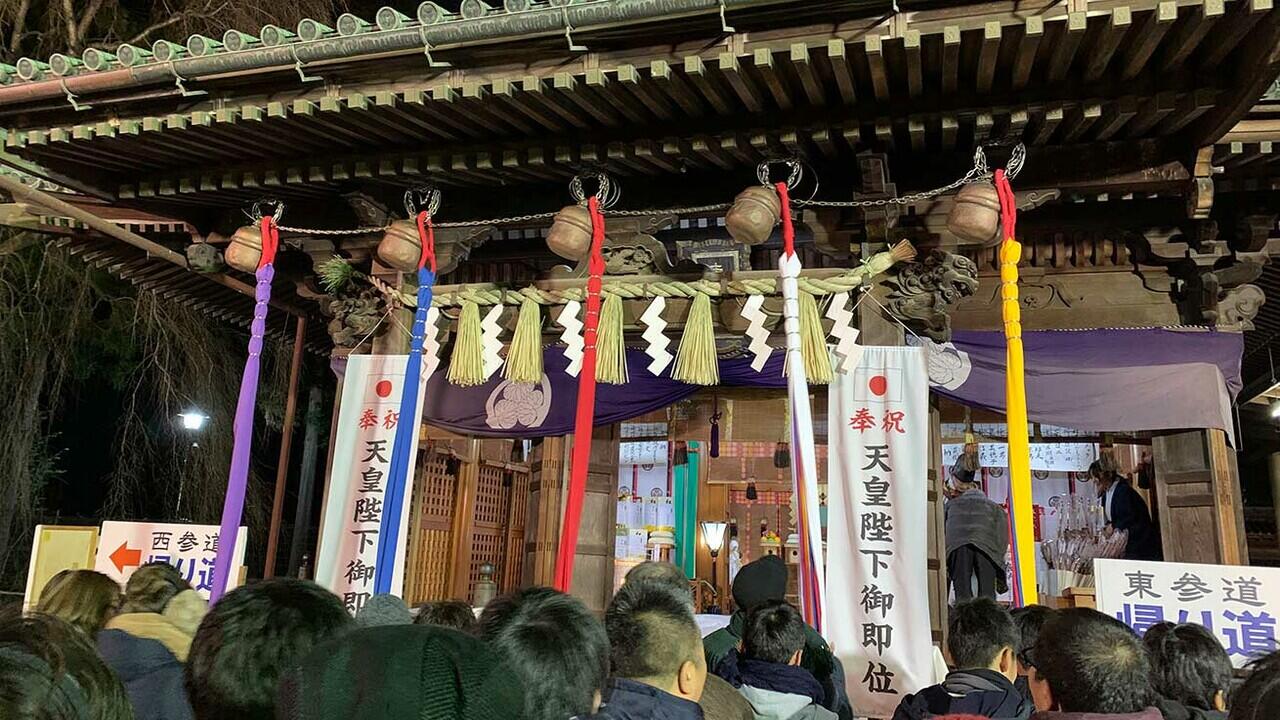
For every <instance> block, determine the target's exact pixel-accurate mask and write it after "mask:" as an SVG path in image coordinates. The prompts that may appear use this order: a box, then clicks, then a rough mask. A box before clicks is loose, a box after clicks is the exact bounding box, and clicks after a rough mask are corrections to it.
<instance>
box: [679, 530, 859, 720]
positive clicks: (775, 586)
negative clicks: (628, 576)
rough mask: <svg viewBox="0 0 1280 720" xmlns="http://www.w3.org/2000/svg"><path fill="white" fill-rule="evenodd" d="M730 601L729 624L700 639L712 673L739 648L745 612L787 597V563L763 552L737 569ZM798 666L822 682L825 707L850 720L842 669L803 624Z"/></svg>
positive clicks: (820, 641)
mask: <svg viewBox="0 0 1280 720" xmlns="http://www.w3.org/2000/svg"><path fill="white" fill-rule="evenodd" d="M732 592H733V602H734V604H735V605H737V610H736V611H735V612H734V613H733V616H732V617H730V618H729V625H728V626H726V627H723V628H721V629H719V630H717V631H715V632H713V633H711V634H710V635H708V636H706V637H705V638H703V640H702V647H703V650H704V652H705V653H706V656H707V668H708V669H710V670H711V671H712V672H714V671H715V669H716V667H717V666H719V665H720V663H721V662H723V661H724V660H725V658H726V657H728V655H729V651H731V650H734V649H735V648H737V647H738V645H739V643H741V642H742V636H743V633H744V632H745V630H746V624H747V613H749V612H750V611H751V610H752V609H753V608H756V607H758V606H760V605H763V604H764V603H766V602H770V601H775V600H784V599H786V594H787V565H786V563H785V562H783V560H782V558H780V557H778V556H776V555H765V556H764V557H762V558H760V559H759V560H756V561H754V562H749V563H747V564H746V565H743V566H742V569H741V570H739V571H738V575H737V577H735V578H734V579H733V587H732ZM800 666H801V667H803V668H804V669H806V670H808V671H809V672H810V673H812V674H813V676H814V677H815V678H817V679H818V682H820V683H822V686H823V689H824V690H825V691H826V699H827V702H826V706H827V709H828V710H833V711H835V712H836V714H837V715H839V716H840V720H849V719H850V718H852V717H853V711H852V709H851V708H850V706H849V700H848V695H847V693H846V692H845V689H844V672H843V671H842V669H841V668H840V667H839V662H838V661H837V660H836V658H835V656H834V655H833V654H832V653H831V648H830V647H828V646H827V641H826V640H823V639H822V636H821V635H819V634H818V633H817V631H816V630H814V629H813V628H811V627H809V626H808V625H806V626H805V646H804V652H803V653H802V655H801V657H800Z"/></svg>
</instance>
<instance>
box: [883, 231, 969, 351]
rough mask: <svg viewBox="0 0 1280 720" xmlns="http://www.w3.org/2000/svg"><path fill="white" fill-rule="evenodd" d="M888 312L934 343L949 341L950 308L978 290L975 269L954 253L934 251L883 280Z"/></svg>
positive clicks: (964, 258) (903, 266)
mask: <svg viewBox="0 0 1280 720" xmlns="http://www.w3.org/2000/svg"><path fill="white" fill-rule="evenodd" d="M884 283H885V285H886V286H888V288H889V295H888V297H887V298H886V301H885V304H886V306H887V307H888V309H889V311H890V312H892V313H893V314H895V315H897V316H898V317H900V318H903V319H904V320H905V321H906V322H907V324H908V325H910V326H912V328H913V329H915V330H917V331H918V332H921V333H922V334H924V335H926V336H928V337H929V338H931V339H933V340H935V341H937V342H946V341H948V340H950V339H951V317H950V314H949V311H950V309H951V306H953V305H955V304H956V303H957V302H959V301H960V300H962V299H964V298H966V297H969V296H970V295H973V293H974V291H976V290H977V289H978V266H977V265H975V264H974V262H973V261H972V260H970V259H969V258H967V257H965V256H963V255H956V254H954V253H949V252H944V251H942V250H934V251H932V252H930V253H929V254H927V255H925V256H924V258H923V259H922V260H917V261H915V262H911V263H907V264H905V265H902V266H900V269H899V270H898V272H897V273H896V274H895V275H893V276H890V277H888V278H886V279H885V281H884Z"/></svg>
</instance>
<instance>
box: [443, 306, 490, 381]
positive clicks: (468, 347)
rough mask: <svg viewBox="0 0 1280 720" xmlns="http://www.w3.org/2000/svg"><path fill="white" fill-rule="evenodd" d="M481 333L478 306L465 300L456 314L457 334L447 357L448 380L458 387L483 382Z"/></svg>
mask: <svg viewBox="0 0 1280 720" xmlns="http://www.w3.org/2000/svg"><path fill="white" fill-rule="evenodd" d="M482 335H483V331H482V330H481V329H480V307H479V306H478V305H476V304H475V303H474V302H472V301H471V300H467V301H465V302H463V303H462V312H461V313H460V314H459V315H458V336H457V337H456V338H454V340H453V356H452V357H450V358H449V374H448V376H447V377H448V378H449V382H451V383H453V384H454V385H457V386H459V387H474V386H476V385H483V384H484V381H485V375H484V345H483V343H484V341H483V338H482Z"/></svg>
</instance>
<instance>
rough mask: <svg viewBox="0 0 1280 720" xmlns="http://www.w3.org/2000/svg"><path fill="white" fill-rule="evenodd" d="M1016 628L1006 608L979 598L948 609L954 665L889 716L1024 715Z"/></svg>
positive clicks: (1004, 719)
mask: <svg viewBox="0 0 1280 720" xmlns="http://www.w3.org/2000/svg"><path fill="white" fill-rule="evenodd" d="M1017 648H1018V628H1017V626H1016V625H1014V623H1013V618H1012V617H1010V615H1009V611H1008V610H1005V609H1004V608H1003V607H1001V606H1000V605H997V604H996V602H995V601H994V600H990V599H988V598H978V599H976V600H970V601H968V602H964V603H960V604H959V605H956V606H955V607H954V608H952V610H951V614H950V618H949V621H948V636H947V650H949V651H950V653H951V660H952V662H953V663H955V666H956V667H957V668H958V669H957V670H955V671H953V672H951V673H949V674H948V675H947V677H946V679H945V680H943V681H942V683H941V684H938V685H933V686H931V687H927V688H925V689H923V690H921V691H920V692H918V693H915V694H912V695H907V696H906V697H905V698H903V699H902V702H901V703H900V704H899V705H898V709H897V711H896V712H895V713H894V714H893V717H894V720H927V719H929V718H937V717H939V716H943V715H949V714H970V715H981V716H984V717H987V718H991V720H1027V718H1029V717H1031V713H1032V711H1034V710H1035V706H1034V705H1033V704H1032V703H1031V702H1030V701H1028V700H1027V699H1026V698H1024V697H1023V696H1022V693H1020V692H1018V689H1017V687H1015V686H1014V684H1013V680H1014V678H1016V677H1017V676H1018V660H1017Z"/></svg>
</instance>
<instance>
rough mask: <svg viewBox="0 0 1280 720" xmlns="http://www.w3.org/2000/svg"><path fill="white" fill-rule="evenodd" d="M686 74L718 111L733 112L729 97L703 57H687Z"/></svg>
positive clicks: (685, 60)
mask: <svg viewBox="0 0 1280 720" xmlns="http://www.w3.org/2000/svg"><path fill="white" fill-rule="evenodd" d="M684 74H685V75H686V76H687V77H688V78H689V80H690V81H692V82H693V85H694V87H696V88H698V92H700V93H702V97H703V99H705V100H706V101H707V103H708V104H710V105H711V107H712V108H714V109H715V111H716V112H717V113H719V114H721V115H729V114H730V113H732V112H733V106H732V105H730V103H729V99H728V97H727V96H726V95H725V93H724V92H723V91H721V90H720V88H719V87H717V86H716V84H715V82H714V81H713V80H712V79H711V74H710V72H709V71H708V69H707V65H706V63H705V62H703V60H702V58H701V57H699V56H697V55H690V56H688V57H686V58H685V59H684Z"/></svg>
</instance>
